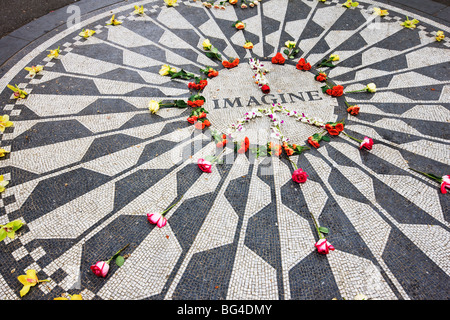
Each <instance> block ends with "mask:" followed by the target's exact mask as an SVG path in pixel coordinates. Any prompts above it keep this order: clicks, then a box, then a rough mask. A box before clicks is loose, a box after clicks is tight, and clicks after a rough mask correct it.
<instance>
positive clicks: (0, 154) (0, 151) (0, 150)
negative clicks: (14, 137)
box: [0, 149, 9, 158]
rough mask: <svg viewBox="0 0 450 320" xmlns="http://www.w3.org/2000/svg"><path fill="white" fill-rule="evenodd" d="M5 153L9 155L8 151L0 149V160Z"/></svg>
mask: <svg viewBox="0 0 450 320" xmlns="http://www.w3.org/2000/svg"><path fill="white" fill-rule="evenodd" d="M7 153H9V151H7V150H5V149H0V158H2V157H4V156H6V154H7Z"/></svg>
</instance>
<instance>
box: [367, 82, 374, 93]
mask: <svg viewBox="0 0 450 320" xmlns="http://www.w3.org/2000/svg"><path fill="white" fill-rule="evenodd" d="M366 88H367V91H368V92H376V91H377V86H376V85H375V83H369V84H368V85H367V87H366Z"/></svg>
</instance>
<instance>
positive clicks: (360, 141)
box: [342, 131, 362, 143]
mask: <svg viewBox="0 0 450 320" xmlns="http://www.w3.org/2000/svg"><path fill="white" fill-rule="evenodd" d="M342 133H343V134H345V135H346V136H347V137H349V138H350V139H353V140H355V141H358V142H359V143H362V140H359V139H356V138H353V137H352V136H349V135H348V134H346V133H345V132H344V131H342Z"/></svg>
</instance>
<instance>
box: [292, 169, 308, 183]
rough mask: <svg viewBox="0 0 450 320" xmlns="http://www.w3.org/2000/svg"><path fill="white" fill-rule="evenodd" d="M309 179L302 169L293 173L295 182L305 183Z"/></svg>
mask: <svg viewBox="0 0 450 320" xmlns="http://www.w3.org/2000/svg"><path fill="white" fill-rule="evenodd" d="M307 179H308V174H307V173H306V172H305V171H303V170H302V168H299V169H297V170H295V171H294V173H292V180H294V181H295V182H297V183H304V182H306V180H307Z"/></svg>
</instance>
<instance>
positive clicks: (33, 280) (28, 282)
mask: <svg viewBox="0 0 450 320" xmlns="http://www.w3.org/2000/svg"><path fill="white" fill-rule="evenodd" d="M17 279H18V280H19V281H20V283H22V284H23V288H22V290H20V296H21V297H23V296H24V295H26V294H27V293H28V291H30V288H31V287H34V286H35V285H37V284H38V283H39V282H44V281H50V280H39V279H38V277H37V275H36V271H35V270H31V269H30V270H27V274H26V275H21V276H18V277H17Z"/></svg>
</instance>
